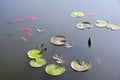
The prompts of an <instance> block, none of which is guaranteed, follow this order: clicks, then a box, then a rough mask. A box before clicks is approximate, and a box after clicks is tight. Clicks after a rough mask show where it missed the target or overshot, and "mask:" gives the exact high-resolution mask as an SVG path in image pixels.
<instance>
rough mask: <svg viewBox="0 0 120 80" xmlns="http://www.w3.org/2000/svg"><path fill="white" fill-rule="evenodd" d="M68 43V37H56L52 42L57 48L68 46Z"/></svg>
mask: <svg viewBox="0 0 120 80" xmlns="http://www.w3.org/2000/svg"><path fill="white" fill-rule="evenodd" d="M66 41H67V40H66V37H64V36H54V37H52V38H51V40H50V42H51V43H52V44H53V45H56V46H63V45H65V44H66Z"/></svg>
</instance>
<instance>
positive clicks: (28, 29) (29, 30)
mask: <svg viewBox="0 0 120 80" xmlns="http://www.w3.org/2000/svg"><path fill="white" fill-rule="evenodd" d="M20 30H22V31H27V32H31V31H32V29H31V28H28V27H24V28H20Z"/></svg>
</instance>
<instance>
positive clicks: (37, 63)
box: [30, 58, 46, 67]
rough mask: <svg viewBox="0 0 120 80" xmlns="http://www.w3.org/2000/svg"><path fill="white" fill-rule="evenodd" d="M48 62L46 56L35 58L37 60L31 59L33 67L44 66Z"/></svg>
mask: <svg viewBox="0 0 120 80" xmlns="http://www.w3.org/2000/svg"><path fill="white" fill-rule="evenodd" d="M45 64H46V60H45V59H44V58H35V60H31V61H30V65H31V66H32V67H42V66H44V65H45Z"/></svg>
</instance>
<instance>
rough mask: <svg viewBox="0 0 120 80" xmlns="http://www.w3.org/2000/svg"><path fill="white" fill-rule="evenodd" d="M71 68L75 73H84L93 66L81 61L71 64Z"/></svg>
mask: <svg viewBox="0 0 120 80" xmlns="http://www.w3.org/2000/svg"><path fill="white" fill-rule="evenodd" d="M71 68H72V69H73V70H75V71H80V72H84V71H87V70H89V69H90V68H91V64H90V63H89V62H88V61H83V62H82V63H81V62H80V61H79V60H74V61H72V62H71Z"/></svg>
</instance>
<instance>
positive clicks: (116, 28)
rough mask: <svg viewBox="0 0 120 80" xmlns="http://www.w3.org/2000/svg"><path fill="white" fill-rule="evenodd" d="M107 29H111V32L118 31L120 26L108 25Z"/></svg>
mask: <svg viewBox="0 0 120 80" xmlns="http://www.w3.org/2000/svg"><path fill="white" fill-rule="evenodd" d="M107 28H109V29H111V30H118V29H120V26H118V25H115V24H108V25H107Z"/></svg>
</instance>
